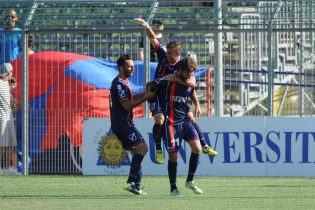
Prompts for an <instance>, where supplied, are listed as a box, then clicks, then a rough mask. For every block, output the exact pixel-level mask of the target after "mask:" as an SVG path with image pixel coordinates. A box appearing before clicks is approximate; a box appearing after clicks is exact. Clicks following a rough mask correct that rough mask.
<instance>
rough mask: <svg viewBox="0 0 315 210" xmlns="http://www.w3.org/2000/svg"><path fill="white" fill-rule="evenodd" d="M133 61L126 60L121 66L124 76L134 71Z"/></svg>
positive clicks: (129, 75) (128, 75)
mask: <svg viewBox="0 0 315 210" xmlns="http://www.w3.org/2000/svg"><path fill="white" fill-rule="evenodd" d="M134 68H135V66H134V63H133V60H126V61H125V65H124V66H123V73H124V76H125V77H131V76H132V75H133V72H134Z"/></svg>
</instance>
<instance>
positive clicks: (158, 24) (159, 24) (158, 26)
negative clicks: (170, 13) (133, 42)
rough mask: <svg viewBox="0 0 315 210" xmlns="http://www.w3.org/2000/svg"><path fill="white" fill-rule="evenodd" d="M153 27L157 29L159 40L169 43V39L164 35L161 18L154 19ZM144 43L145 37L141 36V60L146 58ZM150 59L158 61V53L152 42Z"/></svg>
mask: <svg viewBox="0 0 315 210" xmlns="http://www.w3.org/2000/svg"><path fill="white" fill-rule="evenodd" d="M152 29H153V30H154V31H155V30H156V31H157V33H156V34H155V36H156V38H157V40H159V42H160V43H162V44H166V43H168V39H167V38H166V37H165V36H163V34H162V31H163V30H164V25H163V22H162V21H160V20H153V21H152ZM143 47H144V43H143V37H142V38H141V42H140V44H139V60H142V61H143V60H144V49H143ZM150 61H151V62H158V59H157V54H156V52H155V50H154V47H153V45H152V44H150Z"/></svg>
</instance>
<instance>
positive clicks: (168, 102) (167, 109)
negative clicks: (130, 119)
mask: <svg viewBox="0 0 315 210" xmlns="http://www.w3.org/2000/svg"><path fill="white" fill-rule="evenodd" d="M155 81H156V83H158V84H159V91H160V96H161V98H160V102H161V105H162V107H163V108H162V109H163V111H164V115H165V117H166V121H168V122H169V123H171V124H174V125H180V124H182V123H184V122H185V120H186V119H187V112H188V111H189V106H188V99H189V97H191V95H192V92H193V90H194V89H193V88H191V87H186V86H184V85H181V84H178V83H177V82H171V81H168V80H163V79H160V80H155Z"/></svg>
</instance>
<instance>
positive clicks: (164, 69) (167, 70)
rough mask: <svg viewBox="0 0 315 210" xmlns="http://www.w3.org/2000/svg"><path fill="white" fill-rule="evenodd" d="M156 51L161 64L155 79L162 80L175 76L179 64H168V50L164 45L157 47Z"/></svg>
mask: <svg viewBox="0 0 315 210" xmlns="http://www.w3.org/2000/svg"><path fill="white" fill-rule="evenodd" d="M155 51H156V53H157V57H158V60H159V62H158V65H157V67H156V70H155V73H154V79H158V78H162V77H164V76H165V75H167V74H174V73H175V72H176V71H177V69H178V65H179V62H177V63H175V64H174V65H171V64H169V63H168V61H167V58H166V49H165V47H164V46H163V45H162V44H159V45H157V46H156V48H155Z"/></svg>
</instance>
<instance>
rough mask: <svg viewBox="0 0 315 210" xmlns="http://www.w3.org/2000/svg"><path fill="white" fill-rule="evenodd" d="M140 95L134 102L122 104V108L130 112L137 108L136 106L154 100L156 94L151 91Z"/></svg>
mask: <svg viewBox="0 0 315 210" xmlns="http://www.w3.org/2000/svg"><path fill="white" fill-rule="evenodd" d="M141 94H142V96H140V95H141ZM138 95H139V96H138V98H134V100H132V101H123V102H122V103H121V105H122V107H123V108H124V109H125V110H127V111H130V110H131V109H133V108H135V107H136V106H138V105H139V104H141V103H143V102H145V101H146V100H148V99H150V98H153V97H154V95H155V92H153V91H151V90H147V91H146V92H144V93H140V94H138Z"/></svg>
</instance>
